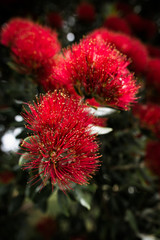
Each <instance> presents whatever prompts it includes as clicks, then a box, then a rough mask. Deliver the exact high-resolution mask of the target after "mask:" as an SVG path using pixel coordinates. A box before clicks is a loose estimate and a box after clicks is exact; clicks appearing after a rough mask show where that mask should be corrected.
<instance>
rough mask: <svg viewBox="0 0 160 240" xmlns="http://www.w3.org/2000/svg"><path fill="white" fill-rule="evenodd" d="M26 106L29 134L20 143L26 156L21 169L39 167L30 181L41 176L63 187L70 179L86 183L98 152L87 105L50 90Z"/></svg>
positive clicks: (93, 120)
mask: <svg viewBox="0 0 160 240" xmlns="http://www.w3.org/2000/svg"><path fill="white" fill-rule="evenodd" d="M28 107H29V109H30V111H28V110H25V113H24V114H23V116H24V119H25V120H26V122H27V123H28V125H27V128H28V129H30V130H32V131H33V136H31V137H30V142H27V141H25V140H24V141H23V143H22V147H23V148H24V149H25V150H26V151H28V158H29V161H28V162H27V163H26V164H24V169H30V170H32V171H35V170H37V171H39V172H38V173H37V174H36V175H34V177H33V179H32V181H35V180H36V179H38V180H39V176H41V178H42V179H43V183H44V184H45V183H46V182H47V181H48V180H50V181H51V184H52V186H53V185H54V184H56V183H57V184H58V185H59V187H60V188H61V189H62V190H64V191H65V189H68V188H71V184H72V183H77V184H81V185H82V184H86V183H88V180H89V179H90V178H91V177H92V175H93V174H94V173H95V171H96V170H97V168H98V166H99V161H98V158H99V155H98V153H97V152H98V144H97V142H96V135H93V134H91V125H92V124H93V123H94V122H95V118H94V117H93V116H92V115H90V114H89V113H88V109H87V106H86V105H82V104H81V103H80V102H79V101H77V100H75V99H74V98H73V97H67V96H66V95H65V94H64V93H63V92H59V93H58V92H57V91H54V92H53V93H48V94H46V95H42V96H41V97H40V99H39V100H38V99H37V103H34V105H32V104H28ZM38 180H37V181H38ZM42 186H43V185H42Z"/></svg>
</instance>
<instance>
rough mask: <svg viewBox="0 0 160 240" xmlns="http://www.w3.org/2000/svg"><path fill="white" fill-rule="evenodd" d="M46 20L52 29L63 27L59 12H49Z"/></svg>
mask: <svg viewBox="0 0 160 240" xmlns="http://www.w3.org/2000/svg"><path fill="white" fill-rule="evenodd" d="M46 20H47V22H48V23H49V25H50V26H52V27H54V28H57V29H59V28H62V26H63V19H62V16H61V14H60V13H59V12H49V13H48V14H47V15H46Z"/></svg>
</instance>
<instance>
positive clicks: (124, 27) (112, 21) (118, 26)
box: [103, 16, 131, 35]
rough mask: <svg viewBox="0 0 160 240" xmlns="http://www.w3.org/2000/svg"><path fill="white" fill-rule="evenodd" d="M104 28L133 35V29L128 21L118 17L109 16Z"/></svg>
mask: <svg viewBox="0 0 160 240" xmlns="http://www.w3.org/2000/svg"><path fill="white" fill-rule="evenodd" d="M103 25H104V27H106V28H109V29H111V30H114V31H117V32H122V33H125V34H128V35H130V34H131V28H130V26H129V25H128V23H127V21H126V20H125V19H124V18H121V17H118V16H109V17H107V18H106V19H105V21H104V23H103Z"/></svg>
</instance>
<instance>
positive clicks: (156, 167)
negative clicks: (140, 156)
mask: <svg viewBox="0 0 160 240" xmlns="http://www.w3.org/2000/svg"><path fill="white" fill-rule="evenodd" d="M145 163H146V165H147V166H148V167H149V168H150V170H151V171H152V172H153V173H154V174H155V175H157V176H159V177H160V142H159V141H150V142H148V143H147V146H146V156H145Z"/></svg>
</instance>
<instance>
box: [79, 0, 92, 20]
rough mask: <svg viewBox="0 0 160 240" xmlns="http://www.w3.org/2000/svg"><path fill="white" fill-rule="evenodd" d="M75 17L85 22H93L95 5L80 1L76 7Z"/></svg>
mask: <svg viewBox="0 0 160 240" xmlns="http://www.w3.org/2000/svg"><path fill="white" fill-rule="evenodd" d="M76 14H77V17H78V18H79V19H80V20H82V21H85V22H93V21H94V19H95V16H96V13H95V7H94V5H93V4H92V3H88V2H81V3H80V4H79V5H78V6H77V8H76Z"/></svg>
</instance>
